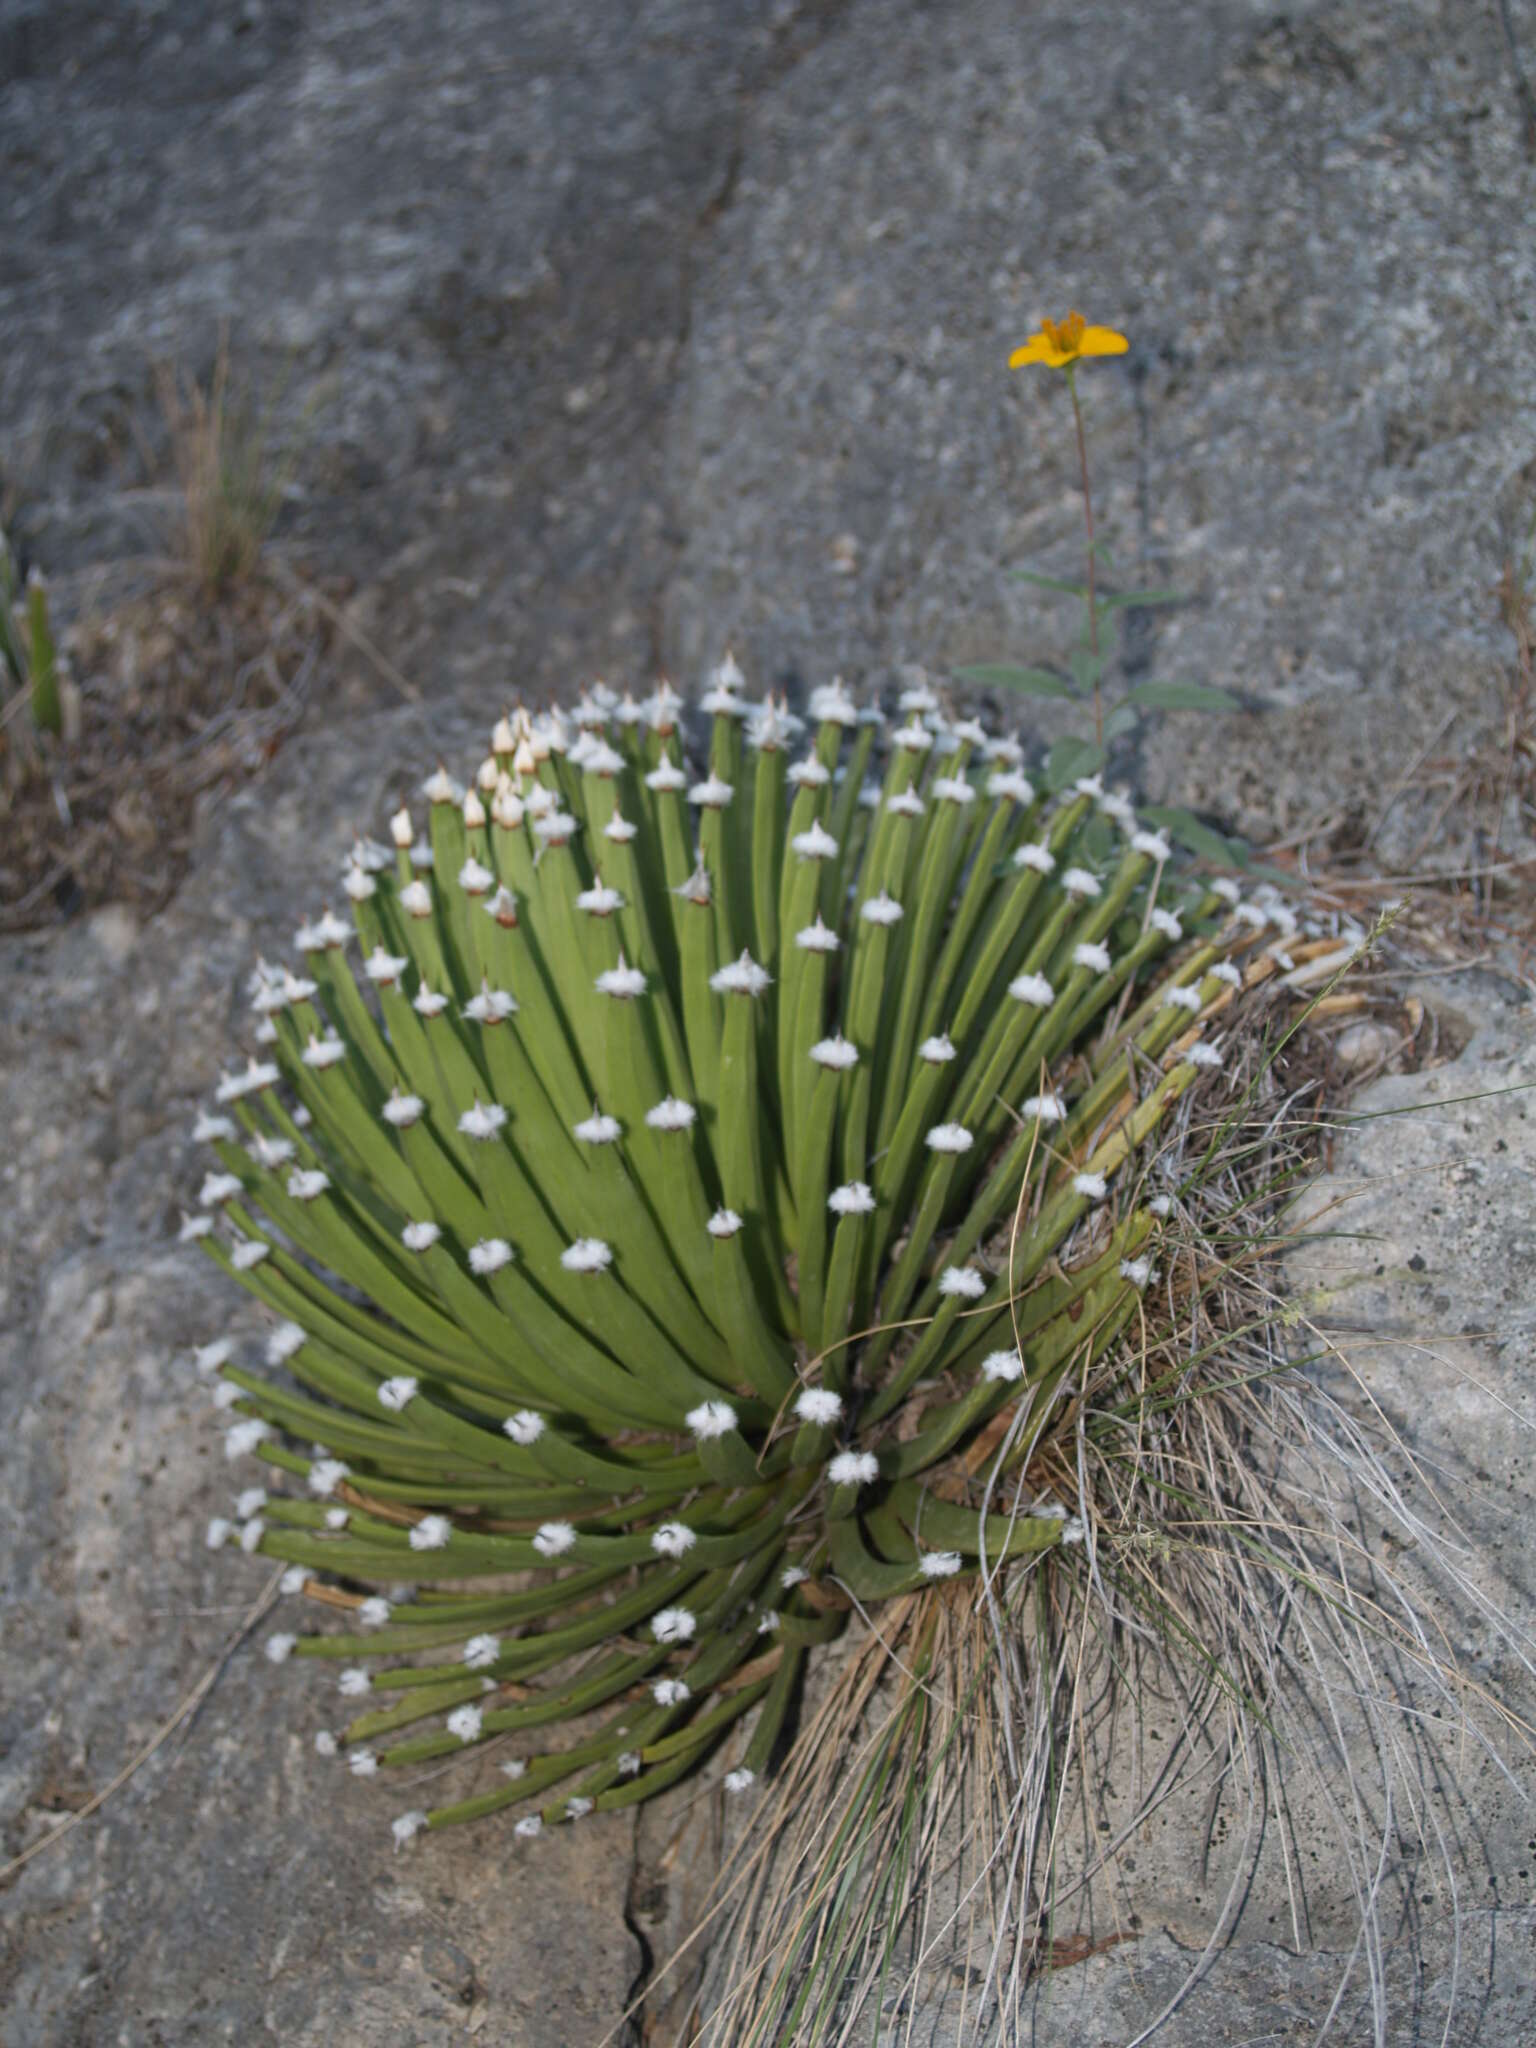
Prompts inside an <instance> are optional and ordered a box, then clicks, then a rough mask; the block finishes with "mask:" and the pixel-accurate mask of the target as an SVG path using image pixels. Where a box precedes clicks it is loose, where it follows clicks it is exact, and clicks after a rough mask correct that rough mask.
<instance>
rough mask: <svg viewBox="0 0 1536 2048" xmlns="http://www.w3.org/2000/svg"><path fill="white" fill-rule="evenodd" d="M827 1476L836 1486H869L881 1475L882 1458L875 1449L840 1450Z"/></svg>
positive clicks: (828, 1468)
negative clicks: (880, 1458) (879, 1457)
mask: <svg viewBox="0 0 1536 2048" xmlns="http://www.w3.org/2000/svg"><path fill="white" fill-rule="evenodd" d="M827 1477H828V1478H829V1479H830V1480H831V1482H832V1484H833V1485H834V1486H869V1485H872V1484H873V1482H874V1481H875V1480H877V1479H878V1478H879V1477H880V1460H879V1459H878V1458H877V1457H876V1456H875V1454H874V1452H873V1451H839V1452H838V1454H837V1456H836V1457H835V1458H833V1459H832V1461H831V1463H830V1464H829V1465H828V1466H827Z"/></svg>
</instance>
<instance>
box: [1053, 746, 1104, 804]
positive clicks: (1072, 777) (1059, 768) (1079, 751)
mask: <svg viewBox="0 0 1536 2048" xmlns="http://www.w3.org/2000/svg"><path fill="white" fill-rule="evenodd" d="M1103 766H1104V749H1103V748H1102V747H1100V746H1096V745H1095V744H1094V742H1093V741H1092V740H1085V739H1079V738H1077V737H1076V736H1075V735H1073V734H1071V733H1069V734H1068V735H1067V736H1066V738H1064V739H1059V740H1058V741H1057V742H1056V744H1055V746H1054V747H1052V749H1051V751H1050V753H1049V754H1048V755H1047V756H1046V762H1045V780H1046V784H1047V786H1048V787H1049V788H1050V789H1052V790H1057V789H1065V788H1066V787H1067V785H1068V783H1070V782H1075V781H1076V780H1077V778H1078V776H1079V775H1097V773H1098V772H1099V770H1100V769H1101V768H1102V767H1103Z"/></svg>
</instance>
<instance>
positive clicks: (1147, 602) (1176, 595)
mask: <svg viewBox="0 0 1536 2048" xmlns="http://www.w3.org/2000/svg"><path fill="white" fill-rule="evenodd" d="M1187 596H1188V593H1187V592H1186V591H1183V590H1116V591H1112V592H1111V593H1110V595H1109V596H1108V597H1106V598H1104V599H1102V600H1101V602H1102V605H1103V608H1104V610H1105V611H1107V612H1134V611H1141V610H1144V609H1146V608H1147V607H1149V606H1151V605H1158V604H1183V603H1184V602H1185V601H1186V599H1187Z"/></svg>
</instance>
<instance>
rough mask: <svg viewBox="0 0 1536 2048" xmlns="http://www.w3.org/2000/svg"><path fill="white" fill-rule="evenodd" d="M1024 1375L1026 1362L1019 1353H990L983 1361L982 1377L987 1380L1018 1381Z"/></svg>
mask: <svg viewBox="0 0 1536 2048" xmlns="http://www.w3.org/2000/svg"><path fill="white" fill-rule="evenodd" d="M1023 1375H1024V1361H1023V1359H1022V1358H1020V1356H1019V1354H1018V1352H1017V1351H989V1352H988V1353H987V1355H986V1357H985V1358H984V1359H983V1360H982V1361H981V1376H982V1378H983V1379H987V1380H1016V1379H1022V1378H1023Z"/></svg>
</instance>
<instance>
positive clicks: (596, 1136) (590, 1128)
mask: <svg viewBox="0 0 1536 2048" xmlns="http://www.w3.org/2000/svg"><path fill="white" fill-rule="evenodd" d="M571 1128H572V1130H573V1131H574V1132H575V1134H576V1136H577V1137H578V1138H580V1140H581V1142H582V1144H583V1145H612V1144H613V1143H614V1142H615V1141H616V1140H617V1139H618V1138H620V1137H621V1136H622V1135H623V1126H622V1125H621V1124H620V1122H619V1120H618V1118H617V1117H616V1116H604V1114H603V1113H602V1111H601V1110H598V1109H594V1110H593V1112H592V1114H591V1115H590V1116H588V1117H583V1118H582V1120H581V1122H580V1123H579V1124H573V1125H572V1126H571Z"/></svg>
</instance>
